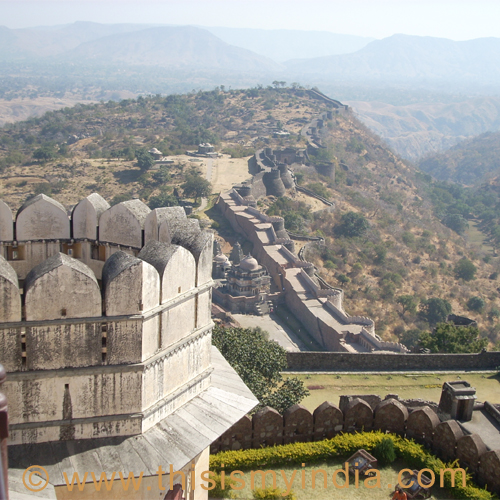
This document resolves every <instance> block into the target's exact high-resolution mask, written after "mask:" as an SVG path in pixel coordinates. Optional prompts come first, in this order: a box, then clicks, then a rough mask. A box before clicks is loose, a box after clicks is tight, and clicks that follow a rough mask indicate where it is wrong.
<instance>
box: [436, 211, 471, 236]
mask: <svg viewBox="0 0 500 500" xmlns="http://www.w3.org/2000/svg"><path fill="white" fill-rule="evenodd" d="M442 222H443V224H444V225H445V226H448V227H449V228H450V229H453V231H455V232H456V233H458V234H463V233H464V231H465V230H466V229H467V228H468V227H469V223H468V222H467V221H466V220H465V219H464V217H463V215H461V214H446V215H445V217H444V219H443V220H442Z"/></svg>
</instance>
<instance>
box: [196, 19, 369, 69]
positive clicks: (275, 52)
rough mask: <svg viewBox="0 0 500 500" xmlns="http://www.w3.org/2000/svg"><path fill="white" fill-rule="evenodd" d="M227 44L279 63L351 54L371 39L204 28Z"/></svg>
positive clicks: (322, 34) (247, 29) (305, 33)
mask: <svg viewBox="0 0 500 500" xmlns="http://www.w3.org/2000/svg"><path fill="white" fill-rule="evenodd" d="M203 28H204V29H206V30H208V31H210V33H213V34H214V35H215V36H217V37H219V38H220V39H221V40H224V41H225V42H226V43H229V44H231V45H235V46H237V47H242V48H244V49H248V50H251V51H252V52H256V53H257V54H261V55H263V56H266V57H269V58H270V59H272V60H274V61H276V62H279V63H282V62H285V61H288V60H290V59H298V58H312V57H322V56H330V55H334V54H350V53H351V52H356V51H357V50H360V49H362V48H363V47H364V46H365V45H367V44H368V43H370V42H371V41H373V38H367V37H361V36H354V35H340V34H337V33H331V32H329V31H302V30H300V31H299V30H287V29H280V30H263V29H251V28H224V27H210V26H206V27H205V26H204V27H203Z"/></svg>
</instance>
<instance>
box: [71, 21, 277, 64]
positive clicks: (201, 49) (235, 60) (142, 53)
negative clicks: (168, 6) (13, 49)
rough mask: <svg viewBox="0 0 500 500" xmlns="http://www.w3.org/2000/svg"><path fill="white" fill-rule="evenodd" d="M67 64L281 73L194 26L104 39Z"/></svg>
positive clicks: (80, 49) (84, 46)
mask: <svg viewBox="0 0 500 500" xmlns="http://www.w3.org/2000/svg"><path fill="white" fill-rule="evenodd" d="M64 60H66V61H87V62H90V61H92V62H100V63H105V62H106V61H112V62H113V63H115V64H126V65H131V66H157V67H173V68H183V67H192V68H203V69H212V70H217V69H231V70H234V71H241V70H245V71H247V72H250V71H260V72H264V71H271V70H277V69H279V66H278V65H277V64H276V63H275V62H273V61H271V60H270V59H266V58H265V57H263V56H259V55H257V54H255V53H253V52H250V51H249V50H246V49H241V48H239V47H234V46H232V45H229V44H227V43H225V42H223V41H222V40H220V39H219V38H217V37H216V36H214V35H212V34H211V33H209V32H208V31H206V30H203V29H199V28H194V27H192V26H181V27H157V28H148V29H145V30H141V31H134V32H129V33H120V34H114V35H109V36H105V37H102V38H98V39H97V40H93V41H90V42H85V43H82V44H80V45H79V46H78V47H77V48H75V49H73V50H71V51H68V52H66V53H65V54H64Z"/></svg>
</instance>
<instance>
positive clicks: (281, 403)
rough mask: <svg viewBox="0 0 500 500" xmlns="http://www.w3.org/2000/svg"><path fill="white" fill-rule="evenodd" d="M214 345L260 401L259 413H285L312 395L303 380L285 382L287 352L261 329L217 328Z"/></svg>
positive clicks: (289, 379) (291, 378) (290, 379)
mask: <svg viewBox="0 0 500 500" xmlns="http://www.w3.org/2000/svg"><path fill="white" fill-rule="evenodd" d="M212 343H213V344H214V345H215V346H216V347H217V349H219V351H220V352H221V354H222V355H223V356H224V358H226V360H227V361H228V362H229V364H230V365H231V366H232V367H233V368H234V369H235V370H236V372H237V373H238V375H239V376H240V377H241V378H242V380H243V382H245V384H246V385H247V386H248V388H249V389H250V390H251V391H252V392H253V394H254V395H255V397H256V398H257V399H258V400H259V402H260V405H259V407H258V408H257V409H259V408H261V407H264V406H270V407H272V408H274V409H275V410H277V411H279V412H280V413H283V412H284V411H285V410H286V409H287V408H290V406H292V405H294V404H297V403H300V402H301V401H302V400H303V399H304V397H306V396H307V395H308V393H309V391H308V390H307V389H306V388H305V387H304V383H303V382H302V381H301V380H299V379H298V378H296V377H287V378H283V376H282V375H281V372H282V371H283V370H285V369H286V367H287V361H286V351H285V349H283V347H281V346H280V345H279V344H278V343H277V342H274V341H270V340H268V339H267V338H266V335H265V333H264V332H263V331H262V330H261V329H260V328H255V329H246V328H223V327H220V326H216V327H215V328H214V330H213V333H212Z"/></svg>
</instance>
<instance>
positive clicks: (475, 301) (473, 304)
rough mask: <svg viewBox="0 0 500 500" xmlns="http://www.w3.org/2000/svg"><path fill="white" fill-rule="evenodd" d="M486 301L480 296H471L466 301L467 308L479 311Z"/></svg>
mask: <svg viewBox="0 0 500 500" xmlns="http://www.w3.org/2000/svg"><path fill="white" fill-rule="evenodd" d="M485 305H486V302H485V301H484V300H483V299H482V298H481V297H471V298H470V299H469V300H468V301H467V308H468V309H469V311H477V312H481V311H482V310H483V309H484V306H485Z"/></svg>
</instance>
